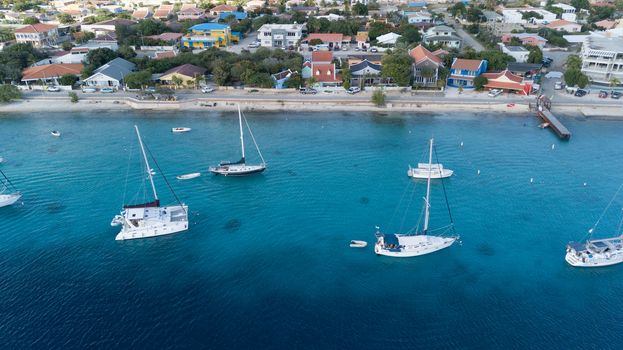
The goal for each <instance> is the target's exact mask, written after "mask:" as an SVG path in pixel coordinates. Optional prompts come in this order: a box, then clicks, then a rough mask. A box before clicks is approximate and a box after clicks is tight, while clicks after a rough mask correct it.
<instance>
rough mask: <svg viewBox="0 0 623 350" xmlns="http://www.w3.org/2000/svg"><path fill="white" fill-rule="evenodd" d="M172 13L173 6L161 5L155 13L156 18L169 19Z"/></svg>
mask: <svg viewBox="0 0 623 350" xmlns="http://www.w3.org/2000/svg"><path fill="white" fill-rule="evenodd" d="M171 11H173V5H160V7H158V9H157V10H156V12H154V17H156V18H167V17H168V16H169V14H170V13H171Z"/></svg>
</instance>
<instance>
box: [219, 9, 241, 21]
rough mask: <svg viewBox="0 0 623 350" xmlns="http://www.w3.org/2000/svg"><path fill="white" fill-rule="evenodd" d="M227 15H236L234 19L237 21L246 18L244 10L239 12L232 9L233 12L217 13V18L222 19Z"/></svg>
mask: <svg viewBox="0 0 623 350" xmlns="http://www.w3.org/2000/svg"><path fill="white" fill-rule="evenodd" d="M229 16H234V17H236V19H237V20H238V21H242V20H243V19H246V18H247V13H246V12H239V11H234V12H221V13H220V14H219V15H218V19H219V20H224V19H225V18H227V17H229Z"/></svg>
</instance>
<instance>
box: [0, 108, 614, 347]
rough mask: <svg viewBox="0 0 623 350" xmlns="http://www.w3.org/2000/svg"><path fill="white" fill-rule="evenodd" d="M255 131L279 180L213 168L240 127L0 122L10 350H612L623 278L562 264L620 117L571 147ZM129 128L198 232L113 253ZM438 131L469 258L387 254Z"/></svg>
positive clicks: (202, 122) (591, 126) (506, 123)
mask: <svg viewBox="0 0 623 350" xmlns="http://www.w3.org/2000/svg"><path fill="white" fill-rule="evenodd" d="M248 119H249V122H250V124H251V126H252V128H253V132H254V134H255V136H256V138H257V140H258V142H259V143H260V147H261V149H262V151H263V154H264V156H265V158H266V160H267V162H268V166H269V168H268V170H267V171H266V172H265V173H263V174H261V175H257V176H253V177H246V178H225V177H216V176H212V175H208V174H207V171H206V170H207V166H209V165H213V164H215V163H217V162H218V161H220V160H224V159H230V160H236V159H237V157H238V156H239V153H238V152H239V150H238V136H237V118H236V115H235V113H224V114H218V113H210V114H208V113H206V114H201V115H198V114H196V113H175V114H165V113H159V114H153V113H138V112H128V113H117V112H115V113H109V114H108V113H106V114H104V113H81V114H69V115H66V114H62V115H61V114H52V115H50V114H44V113H40V114H36V115H32V116H25V115H8V116H3V117H1V118H0V155H1V156H3V157H4V158H5V163H3V164H1V165H0V167H1V168H2V170H3V171H5V173H7V175H8V176H9V177H10V178H11V179H12V180H13V181H14V183H15V184H16V186H17V187H19V188H20V190H21V191H22V192H23V194H24V198H23V200H24V203H23V205H21V206H14V207H9V208H2V209H0V276H1V277H2V282H0V343H1V344H3V348H63V349H68V348H85V347H92V348H111V347H122V348H128V347H133V348H199V347H208V348H225V349H231V348H287V349H292V348H318V349H327V348H340V349H342V348H357V349H364V348H370V349H379V348H384V349H391V348H425V347H427V348H428V347H433V348H452V349H454V348H473V349H482V348H515V349H525V348H560V349H568V348H583V349H585V348H590V349H592V348H600V349H603V348H620V347H621V344H622V343H623V332H621V331H622V330H623V316H622V315H623V304H622V303H621V301H620V295H621V292H623V266H613V267H608V268H601V269H588V270H580V269H575V268H572V267H569V266H567V265H566V264H565V262H564V253H565V244H566V243H567V241H569V240H579V239H582V238H583V237H584V236H585V234H586V231H587V230H588V229H589V228H590V226H591V225H592V224H593V223H594V222H595V221H596V219H597V217H599V215H600V214H601V212H602V210H603V208H604V207H605V206H606V205H607V203H608V201H609V200H610V198H611V196H612V195H613V194H614V193H615V191H616V190H617V188H618V187H619V185H620V184H621V183H622V182H623V174H622V172H621V169H623V155H622V154H621V151H620V150H621V149H622V148H623V138H621V134H622V130H623V123H622V122H617V121H608V120H584V119H581V118H572V117H568V118H564V119H563V121H564V122H565V124H566V125H567V127H568V128H569V129H570V130H571V131H572V132H573V133H574V135H573V138H572V140H571V141H570V142H562V141H559V140H558V139H557V138H556V137H555V136H554V135H553V134H552V133H551V132H550V131H547V130H541V129H538V128H537V127H536V125H537V124H538V121H537V120H536V119H535V118H534V117H531V116H528V115H525V116H507V115H504V116H495V115H483V114H479V115H474V114H468V113H462V114H448V115H417V116H415V115H408V114H404V115H403V114H395V115H393V114H391V115H373V114H340V113H328V114H323V115H318V114H296V115H295V114H293V113H292V114H287V113H285V114H249V115H248ZM134 124H138V125H139V127H140V128H141V133H142V135H143V138H144V141H145V142H146V144H147V145H148V146H149V148H150V150H151V151H152V153H153V154H154V155H155V157H156V159H157V160H158V163H159V165H160V166H161V167H162V169H163V171H164V172H165V174H166V175H167V176H168V178H169V181H171V183H172V185H173V187H174V189H175V190H176V193H177V195H178V196H179V197H180V198H181V199H182V200H183V201H184V202H185V203H186V204H188V205H189V206H190V221H191V228H190V230H189V231H187V232H184V233H181V234H177V235H172V236H166V237H161V238H155V239H146V240H136V241H124V242H117V241H115V240H114V237H115V235H116V233H117V231H116V228H113V227H110V224H109V223H110V219H111V218H112V216H114V215H115V214H116V213H118V211H119V208H120V207H121V205H122V203H123V202H124V192H127V194H126V196H125V199H126V201H132V199H134V198H135V197H134V195H135V193H136V192H137V191H138V189H137V187H138V186H139V184H140V183H141V178H140V175H139V171H140V169H138V158H137V157H138V154H137V147H138V146H137V142H136V137H135V135H134V133H133V129H132V126H133V125H134ZM175 126H188V127H192V128H193V131H192V132H190V133H188V134H181V135H174V134H172V133H171V132H170V129H171V127H175ZM53 129H58V130H60V131H61V132H62V133H63V135H62V137H61V138H60V139H57V138H53V137H52V136H50V134H49V131H50V130H53ZM431 135H434V137H435V139H436V145H437V153H438V155H439V157H440V161H441V162H442V163H444V165H445V166H446V167H448V168H450V169H453V170H454V171H455V176H453V177H452V178H450V179H449V181H448V182H446V190H447V192H448V196H449V200H450V204H451V206H452V209H453V211H452V214H453V217H454V221H455V223H456V228H457V232H458V233H460V234H461V241H462V244H460V245H459V244H456V245H454V246H452V247H451V248H449V249H446V250H443V251H440V252H438V253H436V254H432V255H428V256H424V257H420V258H413V259H392V258H386V257H378V256H375V255H374V253H373V249H372V246H371V244H372V243H373V241H374V226H375V225H381V226H382V227H383V228H384V229H385V231H388V232H392V231H394V230H396V229H398V228H400V227H401V226H402V227H403V228H410V227H412V226H414V225H415V224H417V222H418V217H419V212H420V208H421V200H420V198H421V197H422V196H423V194H424V183H423V182H417V181H416V180H411V179H409V178H408V177H407V176H406V171H407V166H408V164H412V165H415V164H416V163H417V162H418V161H424V160H425V153H426V142H427V138H429V137H430V136H431ZM249 141H250V140H249ZM461 142H463V147H460V143H461ZM552 145H555V147H554V149H552ZM249 146H251V147H249V148H248V150H249V151H248V153H249V156H248V158H253V157H255V154H254V152H252V150H251V148H252V145H251V142H249ZM130 155H131V156H130ZM129 165H130V166H129ZM128 166H129V167H128ZM478 170H480V175H478V174H477V171H478ZM195 171H201V172H202V173H204V174H203V175H202V177H200V178H198V179H194V180H190V181H178V180H176V179H175V175H179V174H184V173H189V172H195ZM126 177H127V178H128V182H127V185H128V187H127V189H126V186H125V185H126ZM531 178H532V179H533V181H532V183H531V182H530V179H531ZM414 182H416V184H415V190H414V192H411V189H412V186H410V184H413V183H414ZM584 183H586V186H584ZM157 186H158V189H159V193H160V194H161V198H162V200H163V201H164V202H171V201H172V200H173V198H172V196H171V195H170V193H168V191H167V190H166V186H165V184H164V183H163V181H162V179H161V178H157ZM432 193H433V195H432V205H433V208H432V214H431V217H432V219H431V225H432V226H433V227H438V226H443V225H445V224H447V223H448V218H447V212H446V209H445V207H444V205H443V195H442V192H441V187H440V186H439V183H434V184H433V189H432ZM411 196H413V198H415V199H414V201H412V203H411V206H410V207H409V208H408V205H407V204H408V203H409V201H408V200H404V201H402V205H398V203H399V202H400V201H401V198H403V197H406V198H409V197H411ZM139 198H140V196H139ZM621 206H623V203H622V202H621V201H620V200H617V201H615V204H614V209H613V210H612V211H610V212H608V214H607V215H606V216H605V217H604V219H603V221H602V223H601V224H600V226H599V227H598V229H597V231H596V234H597V235H598V236H609V235H612V234H613V232H614V231H615V230H616V229H617V225H618V220H619V219H620V217H619V208H621ZM405 212H406V213H407V214H408V215H405V214H404V213H405ZM392 217H393V220H392ZM351 239H363V240H366V241H368V242H369V244H370V245H369V246H368V247H367V248H365V249H352V248H349V247H348V242H349V240H351Z"/></svg>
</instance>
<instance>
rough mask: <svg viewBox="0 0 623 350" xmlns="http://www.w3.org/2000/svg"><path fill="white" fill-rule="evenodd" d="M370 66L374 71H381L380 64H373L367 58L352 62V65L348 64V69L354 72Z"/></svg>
mask: <svg viewBox="0 0 623 350" xmlns="http://www.w3.org/2000/svg"><path fill="white" fill-rule="evenodd" d="M368 67H370V68H372V69H374V70H376V71H379V72H380V71H381V65H380V64H374V63H371V62H370V61H368V60H367V59H364V60H363V61H361V62H359V63H357V64H353V65H352V66H350V71H351V72H353V73H355V72H358V71H360V70H363V69H366V68H368Z"/></svg>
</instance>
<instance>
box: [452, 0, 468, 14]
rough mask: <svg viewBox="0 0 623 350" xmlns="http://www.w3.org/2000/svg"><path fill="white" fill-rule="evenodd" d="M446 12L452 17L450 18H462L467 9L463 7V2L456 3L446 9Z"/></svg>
mask: <svg viewBox="0 0 623 350" xmlns="http://www.w3.org/2000/svg"><path fill="white" fill-rule="evenodd" d="M448 11H449V12H450V14H451V15H452V17H457V16H463V15H464V14H465V13H467V8H466V7H465V4H464V3H463V2H457V3H456V4H454V5H453V6H450V7H449V8H448Z"/></svg>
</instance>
